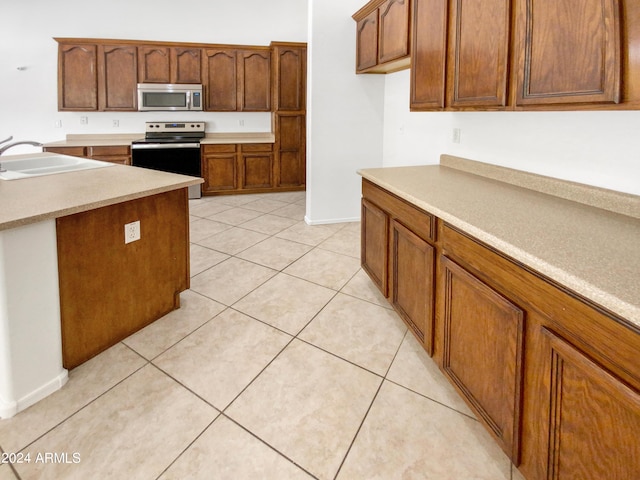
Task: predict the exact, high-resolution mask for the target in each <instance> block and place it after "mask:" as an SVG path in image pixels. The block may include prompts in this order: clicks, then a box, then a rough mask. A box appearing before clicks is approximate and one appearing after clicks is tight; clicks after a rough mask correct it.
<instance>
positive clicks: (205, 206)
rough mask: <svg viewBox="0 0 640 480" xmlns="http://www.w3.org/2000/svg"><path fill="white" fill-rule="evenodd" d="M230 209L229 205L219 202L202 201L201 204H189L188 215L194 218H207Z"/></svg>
mask: <svg viewBox="0 0 640 480" xmlns="http://www.w3.org/2000/svg"><path fill="white" fill-rule="evenodd" d="M231 208H233V207H232V206H231V205H225V204H224V203H220V202H206V201H203V202H202V203H200V204H198V205H193V206H192V205H191V203H189V215H193V216H194V217H209V216H211V215H215V214H216V213H220V212H224V211H225V210H229V209H231Z"/></svg>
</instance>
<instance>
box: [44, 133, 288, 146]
mask: <svg viewBox="0 0 640 480" xmlns="http://www.w3.org/2000/svg"><path fill="white" fill-rule="evenodd" d="M141 138H144V133H127V134H117V135H111V134H102V135H100V134H86V135H84V134H69V135H67V137H66V138H65V139H64V140H59V141H56V142H48V143H45V144H44V146H45V147H89V146H92V147H110V146H118V145H131V142H133V141H134V140H139V139H141ZM275 141H276V139H275V134H274V133H272V132H214V133H207V134H206V135H205V137H204V138H203V139H202V140H201V141H200V143H201V144H202V145H207V144H223V143H274V142H275Z"/></svg>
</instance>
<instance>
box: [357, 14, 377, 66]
mask: <svg viewBox="0 0 640 480" xmlns="http://www.w3.org/2000/svg"><path fill="white" fill-rule="evenodd" d="M377 64H378V10H377V9H376V10H374V11H373V12H371V13H370V14H369V15H367V16H366V17H365V18H363V19H362V20H360V21H359V22H358V23H357V25H356V72H361V71H363V70H366V69H367V68H371V67H375V66H376V65H377Z"/></svg>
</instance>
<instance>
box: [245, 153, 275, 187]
mask: <svg viewBox="0 0 640 480" xmlns="http://www.w3.org/2000/svg"><path fill="white" fill-rule="evenodd" d="M240 158H241V167H240V168H241V177H242V187H241V188H243V189H252V188H271V187H273V154H272V153H268V152H262V153H259V152H250V153H244V152H243V153H242V154H241V155H240Z"/></svg>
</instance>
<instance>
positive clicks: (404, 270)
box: [390, 220, 435, 355]
mask: <svg viewBox="0 0 640 480" xmlns="http://www.w3.org/2000/svg"><path fill="white" fill-rule="evenodd" d="M390 256H391V257H390V264H391V265H392V267H391V280H390V282H391V294H390V297H391V303H392V304H393V306H394V307H395V308H396V311H397V312H398V313H399V314H400V316H401V317H402V318H403V319H404V321H405V322H406V323H407V324H408V325H409V327H410V328H411V329H412V330H413V332H414V333H415V334H416V336H417V337H418V338H419V339H420V341H421V342H422V344H423V345H424V347H425V350H427V352H428V353H429V355H431V354H432V353H433V291H434V283H433V282H434V268H433V264H434V261H435V260H434V259H435V256H434V248H433V247H432V246H431V245H429V244H428V243H427V242H425V241H424V240H423V239H421V238H420V237H418V236H417V235H416V234H415V233H413V232H412V231H411V230H409V229H407V228H405V227H404V226H402V225H401V224H400V223H398V222H396V221H395V220H393V221H392V222H391V253H390Z"/></svg>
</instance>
